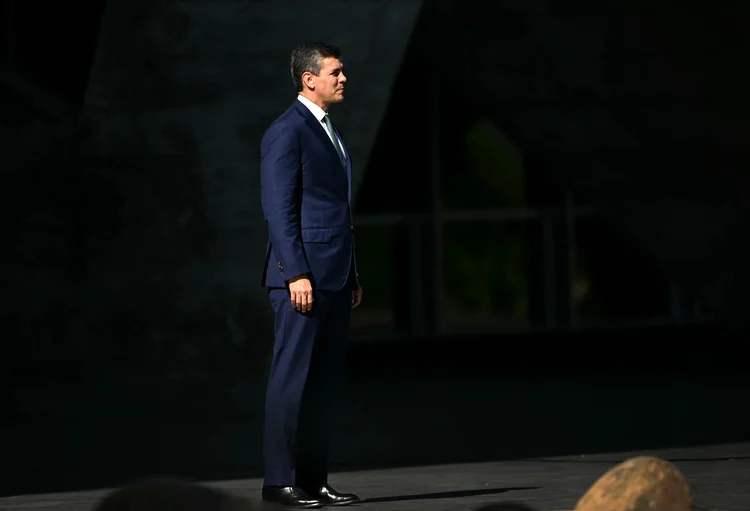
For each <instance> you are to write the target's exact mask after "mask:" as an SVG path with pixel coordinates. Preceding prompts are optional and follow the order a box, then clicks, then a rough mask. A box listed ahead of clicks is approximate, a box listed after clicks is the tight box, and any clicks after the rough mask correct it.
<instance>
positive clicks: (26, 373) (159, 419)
mask: <svg viewBox="0 0 750 511" xmlns="http://www.w3.org/2000/svg"><path fill="white" fill-rule="evenodd" d="M27 4H28V3H27V2H6V6H11V5H12V6H13V10H12V12H11V11H7V13H10V14H12V15H13V16H12V19H13V20H14V23H12V24H9V25H7V27H9V28H10V29H12V30H10V31H9V32H8V33H7V34H4V35H8V37H3V38H2V40H3V44H4V46H3V50H4V52H5V54H6V55H7V57H8V58H7V59H6V63H5V65H4V67H3V68H2V73H1V74H0V78H2V80H1V81H0V96H1V97H2V98H3V99H2V101H3V108H2V114H0V123H1V124H0V126H1V128H2V130H3V131H2V133H3V135H2V140H3V151H2V168H1V169H0V179H2V185H1V186H0V193H2V200H1V201H0V204H2V211H3V213H2V215H0V222H2V224H3V227H4V229H3V231H4V233H5V237H4V240H5V243H4V244H3V253H2V281H3V293H2V295H1V296H2V311H3V313H2V322H1V326H0V328H1V330H0V332H1V333H0V335H1V336H2V343H0V350H1V351H0V374H1V375H2V376H0V378H1V379H2V392H0V399H1V400H2V410H3V422H2V428H3V435H2V438H3V440H2V451H3V452H4V453H6V454H5V455H4V458H3V459H4V461H5V462H6V463H7V464H9V465H10V466H13V467H14V471H13V474H12V475H11V476H9V477H7V478H4V479H3V481H2V483H0V489H1V490H2V492H4V493H18V492H25V491H43V490H53V489H63V488H71V489H72V488H83V487H91V486H102V485H110V484H118V483H120V482H122V481H123V480H125V479H129V478H132V477H135V476H141V475H146V474H150V473H164V472H169V473H181V474H183V475H189V476H193V477H206V478H219V477H246V476H249V475H257V474H258V470H259V466H260V459H259V442H260V436H259V427H260V419H261V417H262V403H263V376H264V368H265V363H266V360H267V349H268V346H269V342H270V337H269V336H268V328H269V326H270V323H269V322H270V316H269V314H270V309H269V308H268V307H267V304H266V303H265V298H264V296H263V292H262V290H261V289H260V288H259V287H258V286H257V280H258V279H256V277H255V276H256V275H259V264H260V262H261V260H262V250H263V247H264V244H265V239H264V236H265V235H264V233H263V230H262V228H261V227H262V225H261V223H260V219H259V218H258V215H259V210H258V204H257V200H256V198H254V197H255V196H256V195H257V171H256V168H257V154H256V151H257V149H256V148H257V143H258V139H259V136H260V134H261V133H262V130H263V129H264V127H265V126H266V125H267V124H268V122H270V120H272V118H273V117H274V116H275V115H277V114H278V113H279V112H281V111H282V110H283V109H284V108H285V107H286V105H287V104H288V102H289V101H290V99H291V96H290V95H289V94H290V93H292V91H291V89H290V88H289V87H288V78H287V71H286V68H285V66H286V58H287V53H288V51H289V48H290V47H291V46H293V45H294V44H296V43H297V42H299V41H300V40H303V39H310V38H320V39H329V40H333V42H337V43H340V44H341V45H342V47H343V48H344V49H345V52H346V54H347V59H346V61H345V63H346V65H347V69H349V70H350V71H349V77H350V84H351V85H352V87H351V88H352V90H353V91H354V94H353V97H352V98H351V100H350V101H347V104H346V105H344V106H342V108H341V110H340V112H338V111H337V113H336V115H337V116H339V118H340V122H341V124H342V127H343V129H344V133H345V135H346V137H347V141H348V142H349V145H350V147H351V148H352V150H353V153H354V156H355V161H357V162H358V163H359V165H358V171H359V173H358V176H357V178H358V182H359V183H360V185H361V186H360V187H359V193H358V197H357V211H356V214H357V219H358V220H357V222H358V224H359V228H358V231H357V232H358V234H357V236H358V246H359V247H360V254H361V255H360V257H361V265H362V272H361V273H362V274H363V275H364V276H365V289H366V295H365V296H366V300H365V303H364V304H363V306H362V309H361V310H360V311H358V314H357V316H356V318H355V325H354V327H355V328H354V337H355V341H356V342H354V343H353V344H352V348H351V356H350V365H349V373H350V388H349V391H348V393H347V395H346V396H345V401H344V404H345V407H346V409H347V410H351V413H348V414H347V415H346V417H341V418H340V420H339V423H338V426H337V427H338V429H339V435H338V438H339V441H338V444H337V445H336V447H335V456H334V459H335V460H336V466H337V467H355V466H372V465H393V464H406V463H433V462H448V461H456V462H458V461H469V460H476V459H490V458H508V457H518V456H531V455H549V454H553V453H560V454H562V453H573V452H592V451H597V450H599V451H601V450H617V449H625V448H635V449H637V448H642V447H655V446H666V445H676V444H686V443H701V442H703V443H705V442H726V441H734V440H740V439H746V438H747V436H748V433H750V430H749V429H748V425H749V424H750V417H748V416H747V412H746V411H745V408H744V407H742V406H741V402H742V397H743V396H744V395H747V388H748V381H747V377H746V376H745V374H744V368H743V367H740V364H739V362H740V361H739V356H738V355H737V350H738V349H739V348H738V346H741V344H738V342H739V341H740V340H742V339H743V337H742V335H743V329H742V328H743V326H744V323H743V320H744V311H745V308H746V305H747V297H746V295H745V292H744V290H745V289H746V288H747V285H746V284H747V280H746V278H747V275H748V273H747V258H746V257H745V254H746V253H747V251H746V250H745V248H746V243H747V241H746V240H747V236H745V235H744V226H745V225H747V220H748V219H747V208H746V204H747V201H746V194H745V190H746V179H747V173H746V170H745V166H744V165H745V161H746V155H745V153H744V150H745V149H744V136H745V134H744V131H743V130H744V128H743V127H742V123H741V122H738V121H737V119H741V116H740V115H739V113H741V112H743V111H744V109H745V108H746V103H747V99H746V98H745V97H744V96H743V95H742V94H741V91H742V90H743V87H742V84H743V83H744V82H743V81H742V80H743V78H742V74H741V73H740V72H739V71H738V67H737V66H733V65H730V64H731V63H732V62H735V61H739V60H738V59H740V60H741V57H742V51H741V50H742V48H744V46H743V43H742V41H743V40H744V39H742V38H741V33H742V32H741V30H740V28H738V27H737V26H736V25H732V22H733V21H732V17H731V16H729V17H727V16H726V15H724V14H722V15H719V13H716V14H714V13H711V12H704V11H701V12H700V13H697V12H696V13H693V14H689V13H690V7H689V6H681V7H680V8H679V9H677V8H669V9H668V8H667V7H666V6H665V7H664V8H663V9H662V8H659V9H656V8H655V7H654V6H651V5H646V4H645V3H643V5H641V4H639V3H628V4H627V5H624V4H623V5H621V4H618V3H615V2H610V3H601V2H585V1H583V0H581V1H578V2H573V3H570V2H566V3H565V4H564V5H563V4H561V3H550V2H523V3H522V4H517V5H515V4H513V3H503V2H501V3H496V2H483V1H479V0H477V1H473V2H461V3H460V6H459V5H457V4H454V3H453V2H425V3H424V4H420V3H418V2H403V1H399V2H392V3H391V2H388V3H382V4H373V3H371V2H347V4H346V5H347V7H346V10H345V11H342V10H341V9H342V8H341V6H340V4H339V3H337V2H331V3H330V4H325V6H324V7H325V8H322V9H320V10H316V12H315V13H314V16H318V17H319V18H320V19H319V21H320V23H314V22H313V21H314V20H312V21H311V16H313V13H311V12H310V11H307V10H305V4H304V3H299V5H297V8H296V9H291V8H290V9H287V8H284V9H270V10H269V7H268V5H267V4H266V3H262V2H258V3H253V4H247V5H243V6H237V5H235V3H234V2H192V3H178V2H167V3H163V2H161V3H158V4H157V3H152V2H151V3H149V2H116V1H109V2H99V3H96V2H91V3H77V4H76V5H75V6H50V7H49V8H47V9H45V10H39V9H31V6H30V4H28V5H27ZM459 7H460V8H459ZM738 9H739V8H738ZM675 12H680V13H681V14H680V15H679V16H678V15H676V14H674V13H675ZM735 18H737V17H735ZM331 19H334V20H342V21H341V22H340V23H337V24H335V25H336V27H337V28H336V30H335V31H334V32H327V31H325V30H323V29H320V30H318V29H315V30H309V29H308V28H306V27H310V26H313V27H315V26H320V27H322V26H330V23H329V21H330V20H331ZM699 22H700V23H699ZM699 25H700V26H701V27H703V31H698V27H699ZM706 27H708V28H706ZM719 32H721V33H722V38H717V37H715V36H714V37H712V36H713V35H714V34H716V33H719ZM696 34H701V35H700V37H698V36H697V35H696ZM303 36H304V37H303ZM730 39H731V41H733V43H732V44H729V43H728V42H726V41H728V40H730ZM719 41H721V44H720V43H719ZM711 48H713V50H710V49H711ZM709 50H710V51H709ZM733 56H734V57H733ZM436 226H440V228H439V229H436ZM404 282H409V285H408V286H406V285H404ZM656 325H658V326H656ZM384 339H385V340H384ZM396 396H397V397H398V399H396Z"/></svg>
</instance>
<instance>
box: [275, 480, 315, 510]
mask: <svg viewBox="0 0 750 511" xmlns="http://www.w3.org/2000/svg"><path fill="white" fill-rule="evenodd" d="M261 496H262V498H263V500H264V501H266V502H273V503H275V504H280V505H282V506H284V507H294V508H297V509H314V508H319V507H323V502H322V500H321V499H319V498H316V497H312V496H310V495H309V494H308V493H306V492H305V491H304V490H303V489H302V488H298V487H296V486H264V487H263V491H262V492H261Z"/></svg>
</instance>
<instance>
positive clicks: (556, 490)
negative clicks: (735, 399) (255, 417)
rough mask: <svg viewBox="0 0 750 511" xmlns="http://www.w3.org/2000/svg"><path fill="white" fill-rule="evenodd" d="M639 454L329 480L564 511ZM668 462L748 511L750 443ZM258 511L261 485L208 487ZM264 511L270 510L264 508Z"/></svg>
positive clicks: (375, 501) (355, 474)
mask: <svg viewBox="0 0 750 511" xmlns="http://www.w3.org/2000/svg"><path fill="white" fill-rule="evenodd" d="M644 453H645V452H644V451H639V452H632V453H617V454H598V455H586V456H565V457H553V458H536V459H526V460H517V461H506V462H490V463H468V464H453V465H432V466H418V467H408V468H393V469H381V470H366V471H351V472H340V473H336V474H333V475H332V477H331V482H332V483H333V484H334V485H335V486H337V487H339V488H340V489H342V490H356V491H357V492H359V494H360V496H361V497H362V498H363V499H364V500H365V502H364V503H363V504H362V505H360V506H357V507H356V508H351V509H363V510H383V511H411V510H414V511H416V510H420V509H424V510H427V509H429V510H431V511H442V510H446V511H458V510H470V509H473V508H475V507H477V506H479V505H480V504H486V503H491V502H500V501H522V502H525V503H526V504H528V505H531V506H533V507H534V509H536V510H537V511H554V510H568V509H573V508H574V507H575V503H576V501H577V500H578V499H579V498H580V496H581V495H582V494H583V493H584V492H585V491H586V489H587V488H588V487H589V486H590V485H591V484H592V483H593V482H594V481H595V480H596V479H597V478H598V477H599V476H600V475H601V474H602V473H604V472H606V471H607V470H608V469H609V468H611V467H612V466H613V464H615V463H617V462H619V461H622V460H624V459H626V458H628V457H630V456H633V455H636V454H644ZM648 454H652V455H656V456H660V457H663V458H667V459H671V460H673V461H674V462H675V463H676V464H677V466H678V467H679V468H680V470H681V471H682V472H683V474H684V475H685V476H686V478H687V479H688V482H689V483H690V486H691V488H692V491H693V497H694V503H695V509H696V510H698V511H700V510H713V509H717V510H720V511H746V510H747V509H748V508H749V507H750V485H748V484H747V482H748V481H750V444H729V445H717V446H703V447H693V448H682V449H671V450H660V451H651V452H648ZM209 484H211V485H212V486H215V487H218V488H222V489H224V490H227V491H229V492H230V493H232V494H235V495H241V496H244V497H247V498H249V499H251V500H252V501H254V502H257V503H258V504H259V505H258V509H263V508H264V507H263V506H262V505H260V491H259V490H260V485H261V481H260V480H259V479H245V480H233V481H221V482H210V483H209ZM105 493H106V491H105V490H94V491H83V492H69V493H54V494H42V495H22V496H15V497H6V498H1V499H0V510H3V511H27V510H28V511H30V510H36V511H48V510H49V511H51V510H56V511H86V510H89V509H92V508H93V506H94V505H95V504H96V503H97V502H98V501H99V500H100V499H101V498H102V497H103V496H104V495H105ZM266 507H268V508H269V509H270V507H269V506H266Z"/></svg>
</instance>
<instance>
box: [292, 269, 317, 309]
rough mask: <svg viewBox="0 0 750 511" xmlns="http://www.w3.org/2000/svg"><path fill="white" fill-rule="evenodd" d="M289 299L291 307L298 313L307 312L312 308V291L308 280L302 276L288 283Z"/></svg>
mask: <svg viewBox="0 0 750 511" xmlns="http://www.w3.org/2000/svg"><path fill="white" fill-rule="evenodd" d="M289 297H290V298H291V299H292V306H293V307H294V308H295V309H297V310H298V311H299V312H309V311H310V309H312V306H313V290H312V284H311V283H310V279H308V278H307V277H305V276H304V275H302V276H299V277H295V278H293V279H292V280H290V281H289Z"/></svg>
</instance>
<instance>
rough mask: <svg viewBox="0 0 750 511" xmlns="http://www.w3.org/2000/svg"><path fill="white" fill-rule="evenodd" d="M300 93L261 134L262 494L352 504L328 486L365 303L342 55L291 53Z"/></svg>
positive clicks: (298, 502) (324, 50)
mask: <svg viewBox="0 0 750 511" xmlns="http://www.w3.org/2000/svg"><path fill="white" fill-rule="evenodd" d="M291 72H292V79H293V80H294V84H295V86H296V87H297V93H298V96H297V98H296V99H295V100H294V102H293V104H292V106H290V107H289V109H288V110H287V111H286V112H284V113H283V114H282V115H281V116H280V117H279V118H278V119H276V120H275V121H274V122H273V123H272V124H271V126H270V127H269V128H268V130H267V131H266V133H265V134H264V136H263V139H262V141H261V201H262V204H263V215H264V217H265V219H266V223H267V224H268V237H269V241H268V248H267V250H266V263H265V268H264V271H263V285H264V286H266V287H267V288H268V294H269V297H270V300H271V305H272V306H273V309H274V316H275V328H274V330H275V343H274V350H273V360H272V362H271V370H270V375H269V379H268V388H267V391H266V416H265V426H264V439H263V443H264V445H263V456H264V463H265V481H264V485H263V492H262V495H263V499H264V500H266V501H272V502H276V503H279V504H282V505H284V506H287V507H297V508H313V507H321V506H323V505H345V504H352V503H355V502H358V501H359V498H358V497H357V496H356V495H353V494H342V493H339V492H337V491H336V490H334V489H333V488H332V487H331V486H330V484H329V483H328V468H327V465H328V443H329V437H330V426H331V417H332V415H333V414H334V413H335V407H334V399H335V397H336V392H337V390H338V388H339V384H340V382H341V380H342V378H343V373H344V357H345V350H346V344H347V341H348V335H349V320H350V316H351V311H352V309H353V308H355V307H357V306H358V305H359V303H360V301H361V299H362V289H361V287H360V285H359V276H358V274H357V264H356V259H355V256H354V225H353V223H352V212H351V198H352V162H351V158H350V156H349V152H348V151H347V150H346V145H345V144H344V141H343V140H342V137H341V134H340V133H339V131H338V130H337V129H336V127H335V126H334V124H333V122H332V121H331V119H330V117H329V116H328V107H329V106H330V105H332V104H334V103H340V102H341V101H343V99H344V85H345V84H346V76H344V70H343V64H342V63H341V54H340V51H339V49H338V48H337V47H335V46H333V45H330V44H326V43H309V44H305V45H302V46H300V47H299V48H297V49H295V50H294V51H293V52H292V55H291Z"/></svg>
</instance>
